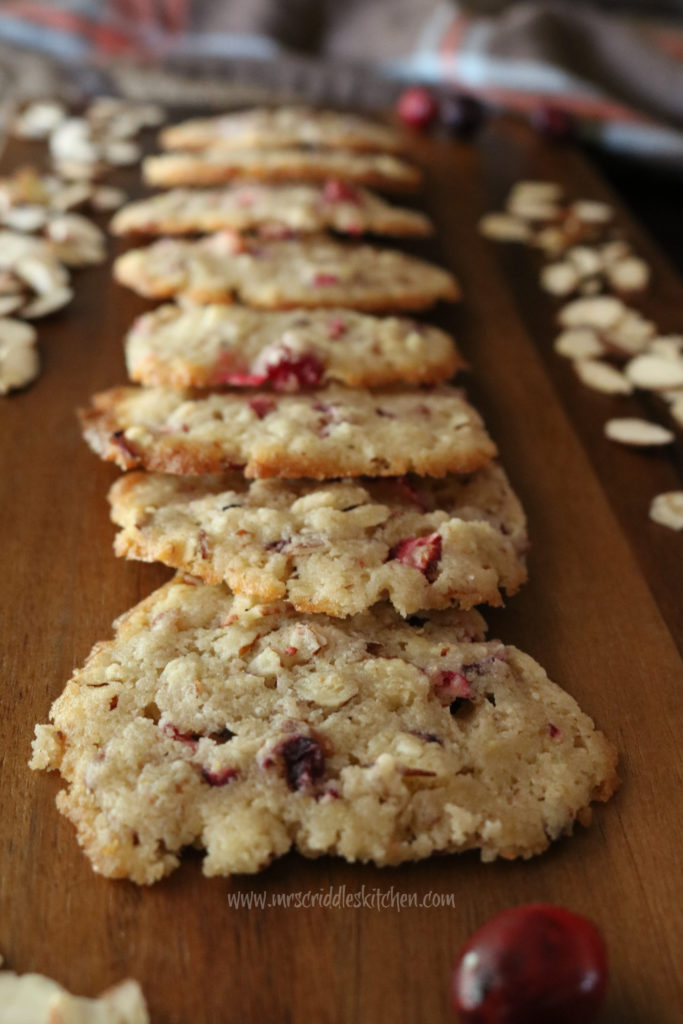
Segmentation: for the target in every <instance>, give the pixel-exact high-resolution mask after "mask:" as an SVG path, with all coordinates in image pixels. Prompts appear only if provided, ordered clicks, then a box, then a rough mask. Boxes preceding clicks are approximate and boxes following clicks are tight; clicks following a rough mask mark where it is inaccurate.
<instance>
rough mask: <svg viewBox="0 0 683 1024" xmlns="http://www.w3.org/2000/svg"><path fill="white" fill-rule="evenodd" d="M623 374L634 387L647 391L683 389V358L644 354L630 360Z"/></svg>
mask: <svg viewBox="0 0 683 1024" xmlns="http://www.w3.org/2000/svg"><path fill="white" fill-rule="evenodd" d="M624 372H625V373H626V376H627V377H628V379H629V380H630V381H631V383H633V384H635V386H636V387H638V388H645V389H646V390H648V391H665V390H667V389H669V388H680V387H683V358H680V357H679V358H677V359H675V358H674V359H671V358H670V357H668V356H660V355H656V354H655V355H650V354H648V353H646V354H645V355H642V356H637V357H636V358H635V359H632V360H631V362H630V363H628V364H627V366H626V368H625V371H624Z"/></svg>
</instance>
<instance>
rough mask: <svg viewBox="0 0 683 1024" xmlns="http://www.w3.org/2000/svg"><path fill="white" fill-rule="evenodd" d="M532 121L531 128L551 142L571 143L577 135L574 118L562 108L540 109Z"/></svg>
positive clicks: (533, 115) (534, 113)
mask: <svg viewBox="0 0 683 1024" xmlns="http://www.w3.org/2000/svg"><path fill="white" fill-rule="evenodd" d="M530 121H531V127H532V128H534V130H535V131H537V132H538V134H539V135H542V136H543V137H544V138H546V139H548V140H549V141H550V142H569V141H570V140H571V139H572V138H573V137H574V134H575V129H576V125H575V122H574V118H573V117H572V115H571V114H569V113H568V112H567V111H566V110H563V109H562V108H561V107H552V106H545V107H538V109H536V110H534V111H533V112H532V114H531V117H530Z"/></svg>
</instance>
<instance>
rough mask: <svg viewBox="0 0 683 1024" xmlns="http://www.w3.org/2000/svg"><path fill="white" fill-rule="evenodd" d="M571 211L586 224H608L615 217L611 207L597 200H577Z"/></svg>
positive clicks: (570, 208)
mask: <svg viewBox="0 0 683 1024" xmlns="http://www.w3.org/2000/svg"><path fill="white" fill-rule="evenodd" d="M569 210H570V213H572V214H573V215H574V216H575V217H577V218H578V219H579V220H580V221H583V223H584V224H607V223H608V222H609V221H610V220H612V217H613V216H614V210H613V209H612V207H611V206H608V204H607V203H601V202H598V200H596V199H577V201H576V202H575V203H572V204H571V206H570V207H569Z"/></svg>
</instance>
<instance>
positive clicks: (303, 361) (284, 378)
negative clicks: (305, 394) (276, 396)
mask: <svg viewBox="0 0 683 1024" xmlns="http://www.w3.org/2000/svg"><path fill="white" fill-rule="evenodd" d="M324 369H325V368H324V367H323V364H322V363H321V362H320V360H319V359H318V357H317V356H314V355H310V354H309V355H301V356H284V357H283V358H282V359H281V360H280V362H279V363H273V364H272V365H271V366H269V367H268V370H267V373H268V380H269V381H270V382H271V384H272V385H273V387H274V388H276V389H277V390H278V391H301V390H303V389H304V388H315V387H317V386H318V384H320V381H321V380H322V377H323V373H324Z"/></svg>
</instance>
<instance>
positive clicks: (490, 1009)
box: [452, 903, 607, 1024]
mask: <svg viewBox="0 0 683 1024" xmlns="http://www.w3.org/2000/svg"><path fill="white" fill-rule="evenodd" d="M606 982H607V951H606V949H605V944H604V942H603V939H602V936H601V935H600V933H599V931H598V929H597V928H596V927H595V925H594V924H593V923H592V922H591V921H589V920H588V919H587V918H585V917H582V916H580V915H579V914H574V913H573V912H572V911H570V910H565V909H564V908H563V907H556V906H552V905H550V904H542V903H537V904H529V905H527V906H521V907H512V908H510V909H509V910H504V911H503V912H502V913H501V914H497V915H496V917H493V918H491V920H490V921H488V922H487V923H486V924H485V925H483V927H481V928H480V929H479V930H478V931H477V932H475V933H474V935H473V936H472V937H471V939H470V940H469V942H468V943H467V944H466V945H465V947H464V948H463V949H462V951H461V953H460V956H459V957H458V960H457V962H456V966H455V971H454V973H453V979H452V997H453V1005H454V1007H455V1009H456V1011H457V1012H458V1013H459V1015H460V1019H461V1021H462V1022H463V1024H577V1021H581V1024H589V1021H591V1020H592V1019H593V1018H594V1016H595V1014H596V1013H597V1011H598V1009H599V1007H600V1005H601V1003H602V1000H603V997H604V994H605V986H606Z"/></svg>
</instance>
